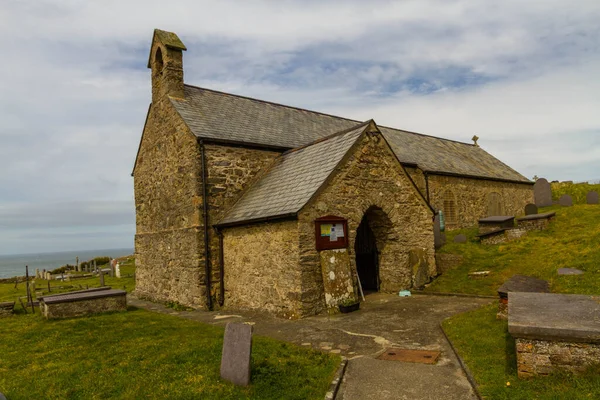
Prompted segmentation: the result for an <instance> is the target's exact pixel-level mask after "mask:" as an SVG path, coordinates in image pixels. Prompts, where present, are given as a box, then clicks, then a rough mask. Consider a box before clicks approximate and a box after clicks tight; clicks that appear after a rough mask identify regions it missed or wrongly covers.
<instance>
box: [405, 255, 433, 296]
mask: <svg viewBox="0 0 600 400" xmlns="http://www.w3.org/2000/svg"><path fill="white" fill-rule="evenodd" d="M408 262H409V264H410V269H411V271H412V274H413V287H414V288H422V287H423V286H425V284H426V283H427V282H428V281H429V273H428V272H429V263H428V262H427V253H426V252H425V250H424V249H420V248H419V249H411V250H410V251H409V252H408Z"/></svg>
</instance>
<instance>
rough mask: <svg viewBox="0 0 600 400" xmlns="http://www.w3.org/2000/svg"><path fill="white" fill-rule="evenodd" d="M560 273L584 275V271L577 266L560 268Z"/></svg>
mask: <svg viewBox="0 0 600 400" xmlns="http://www.w3.org/2000/svg"><path fill="white" fill-rule="evenodd" d="M558 274H559V275H583V271H582V270H580V269H577V268H559V269H558Z"/></svg>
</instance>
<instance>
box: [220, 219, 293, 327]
mask: <svg viewBox="0 0 600 400" xmlns="http://www.w3.org/2000/svg"><path fill="white" fill-rule="evenodd" d="M223 243H224V260H225V263H224V265H225V307H227V308H233V309H253V310H263V311H268V312H271V313H273V314H276V315H278V316H280V317H285V318H297V317H299V316H300V313H299V311H300V298H301V291H302V287H301V280H300V269H299V263H298V261H299V253H298V222H297V221H295V220H294V221H279V222H268V223H259V224H253V225H247V226H241V227H234V228H227V229H224V231H223Z"/></svg>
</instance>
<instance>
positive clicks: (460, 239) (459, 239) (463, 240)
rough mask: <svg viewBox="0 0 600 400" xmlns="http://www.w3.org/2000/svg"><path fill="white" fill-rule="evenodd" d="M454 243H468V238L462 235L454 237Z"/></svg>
mask: <svg viewBox="0 0 600 400" xmlns="http://www.w3.org/2000/svg"><path fill="white" fill-rule="evenodd" d="M454 243H467V236H466V235H464V234H462V233H461V234H460V235H456V236H454Z"/></svg>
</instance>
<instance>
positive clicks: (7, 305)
mask: <svg viewBox="0 0 600 400" xmlns="http://www.w3.org/2000/svg"><path fill="white" fill-rule="evenodd" d="M14 309H15V302H14V301H9V302H4V303H0V317H1V316H5V315H11V314H12V313H13V311H14Z"/></svg>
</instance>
